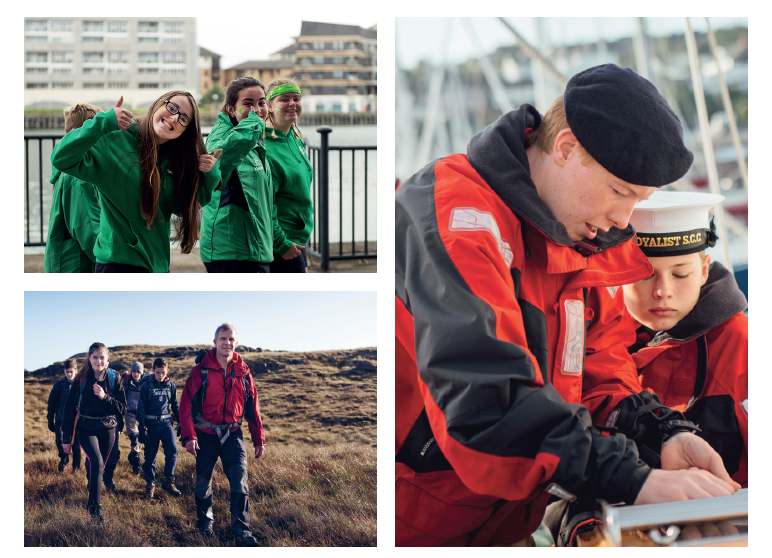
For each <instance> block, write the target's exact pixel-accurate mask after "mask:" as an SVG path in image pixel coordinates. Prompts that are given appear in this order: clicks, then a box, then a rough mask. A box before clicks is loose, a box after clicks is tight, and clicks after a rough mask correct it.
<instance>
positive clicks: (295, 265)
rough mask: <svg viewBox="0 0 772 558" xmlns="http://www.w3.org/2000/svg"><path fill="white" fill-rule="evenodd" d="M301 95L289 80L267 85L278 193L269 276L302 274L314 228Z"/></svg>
mask: <svg viewBox="0 0 772 558" xmlns="http://www.w3.org/2000/svg"><path fill="white" fill-rule="evenodd" d="M301 99H302V94H301V92H300V88H299V87H298V86H297V84H296V83H295V82H294V80H293V79H292V78H281V79H275V80H273V81H272V82H271V83H269V84H268V120H267V121H266V122H267V124H268V126H267V127H266V129H265V130H266V144H267V148H268V160H269V161H270V163H271V171H272V173H273V179H274V181H276V182H277V185H278V190H277V192H276V197H275V199H274V212H275V215H276V221H277V222H278V226H279V231H278V234H276V235H274V245H273V249H274V254H273V262H271V273H305V271H306V267H307V266H308V260H307V257H306V249H305V244H306V242H308V239H309V238H310V237H311V230H312V229H313V228H314V207H313V205H312V202H311V180H312V179H313V174H314V171H313V169H312V168H311V163H310V162H309V160H308V157H307V156H306V151H305V146H304V143H303V140H301V138H302V137H303V134H302V133H301V132H300V129H299V128H298V125H297V121H298V118H300V114H301V113H302V111H303V107H302V106H301Z"/></svg>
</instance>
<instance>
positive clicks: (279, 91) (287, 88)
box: [268, 83, 303, 101]
mask: <svg viewBox="0 0 772 558" xmlns="http://www.w3.org/2000/svg"><path fill="white" fill-rule="evenodd" d="M284 93H297V94H298V95H301V96H302V95H303V94H302V93H301V92H300V87H298V86H297V85H295V84H294V83H284V84H282V85H277V86H276V87H274V88H273V89H272V90H271V92H270V93H269V94H268V100H269V101H270V100H271V99H273V98H274V97H278V96H279V95H283V94H284Z"/></svg>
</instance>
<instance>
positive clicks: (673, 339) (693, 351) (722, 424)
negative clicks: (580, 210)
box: [631, 262, 748, 486]
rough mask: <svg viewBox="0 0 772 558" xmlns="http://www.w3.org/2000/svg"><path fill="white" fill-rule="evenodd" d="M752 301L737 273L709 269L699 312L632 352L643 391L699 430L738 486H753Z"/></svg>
mask: <svg viewBox="0 0 772 558" xmlns="http://www.w3.org/2000/svg"><path fill="white" fill-rule="evenodd" d="M746 308H748V301H747V300H746V299H745V295H743V293H742V291H740V289H739V287H738V286H737V283H736V282H735V280H734V277H733V276H732V274H731V273H730V272H729V271H728V270H727V269H726V268H725V267H724V266H722V265H721V264H720V263H718V262H713V263H712V264H711V266H710V272H709V275H708V280H707V282H706V283H705V285H703V287H702V289H700V297H699V299H698V301H697V304H696V305H695V307H694V309H692V311H691V312H690V313H689V314H688V315H687V316H686V317H685V318H684V319H683V320H681V321H680V322H678V323H677V324H676V325H675V326H674V327H673V328H671V329H670V330H668V331H663V332H659V333H657V334H656V335H655V336H654V337H653V338H652V337H651V335H649V334H648V333H646V332H645V331H644V330H643V329H640V330H639V334H638V339H637V342H636V344H635V345H633V346H632V347H631V351H633V359H634V360H635V363H636V366H637V367H638V370H639V373H640V379H641V384H642V385H643V387H644V388H647V389H649V390H651V391H653V392H654V393H656V394H657V395H658V396H659V398H660V399H661V400H662V403H663V404H665V405H667V406H668V407H672V408H673V409H677V410H679V411H681V412H683V413H684V416H685V417H686V418H687V419H688V420H690V421H692V422H694V423H696V424H697V425H698V426H699V427H700V430H701V432H699V433H698V435H699V436H701V437H702V438H705V440H706V441H708V442H709V443H710V445H711V446H712V447H713V449H715V450H716V452H718V454H719V455H721V457H722V459H723V460H724V466H725V467H726V470H727V472H728V473H729V474H730V475H732V477H733V478H734V480H735V481H737V482H738V483H740V484H742V485H745V486H747V483H748V316H746V315H745V314H743V311H744V310H745V309H746Z"/></svg>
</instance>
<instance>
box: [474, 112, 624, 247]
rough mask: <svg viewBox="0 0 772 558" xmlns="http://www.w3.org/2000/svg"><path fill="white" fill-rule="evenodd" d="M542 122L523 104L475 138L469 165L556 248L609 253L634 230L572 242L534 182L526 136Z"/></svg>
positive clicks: (617, 230) (619, 231)
mask: <svg viewBox="0 0 772 558" xmlns="http://www.w3.org/2000/svg"><path fill="white" fill-rule="evenodd" d="M541 120H542V117H541V115H540V114H539V111H537V110H536V109H535V108H534V107H532V106H531V105H528V104H523V105H521V106H520V107H518V108H517V109H515V110H513V111H511V112H508V113H507V114H505V115H503V116H501V117H499V119H498V120H496V122H494V123H493V124H491V125H490V126H488V127H487V128H485V129H484V130H482V131H481V132H479V133H478V134H476V135H475V136H474V137H473V138H472V140H471V141H470V142H469V145H468V146H467V155H468V157H469V162H470V163H471V165H472V167H474V170H476V171H477V172H478V173H479V174H480V176H482V178H483V179H484V180H485V182H486V183H487V184H488V185H489V186H490V187H491V188H492V189H493V191H494V192H496V194H497V195H498V196H499V197H500V198H501V199H502V201H503V202H504V203H505V204H506V205H507V207H509V209H510V210H511V211H512V212H513V213H515V214H516V215H518V216H519V217H522V218H524V219H526V220H527V221H528V222H529V223H531V224H532V225H533V226H534V227H536V228H537V229H539V230H540V231H541V232H542V233H544V234H545V235H546V236H547V237H548V238H549V239H550V240H552V241H553V242H555V243H556V244H563V245H566V246H569V247H572V248H576V249H579V248H580V247H581V246H583V245H587V244H588V243H590V244H592V245H593V246H594V247H595V249H597V248H601V249H606V248H611V247H612V246H616V245H618V244H621V243H622V242H625V241H626V240H629V239H630V238H632V237H633V235H634V234H635V230H634V229H633V227H632V226H631V225H628V226H627V228H626V229H624V230H619V229H616V228H612V229H611V230H610V231H609V232H607V233H604V232H602V231H598V234H597V236H596V237H595V238H594V239H593V240H592V241H590V240H587V239H585V240H584V241H580V242H575V241H573V240H571V238H570V237H569V236H568V231H566V227H565V226H564V225H563V224H562V223H561V222H559V221H558V220H557V219H555V216H554V215H553V214H552V211H550V209H549V207H547V204H546V203H544V201H543V200H542V199H541V198H540V197H539V195H538V193H537V192H536V185H535V184H534V183H533V180H531V171H530V165H529V164H528V156H527V155H526V152H525V150H526V146H525V144H524V141H525V134H526V130H528V129H529V128H530V129H531V130H535V129H536V128H538V127H539V125H540V124H541Z"/></svg>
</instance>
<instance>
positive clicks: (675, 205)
mask: <svg viewBox="0 0 772 558" xmlns="http://www.w3.org/2000/svg"><path fill="white" fill-rule="evenodd" d="M723 200H724V196H719V195H717V194H703V193H698V192H661V191H657V192H654V193H653V194H652V195H651V197H650V198H649V199H647V200H644V201H642V202H640V203H639V204H638V205H636V206H635V209H634V210H633V214H632V216H631V217H630V224H631V225H632V226H633V227H634V228H635V230H636V232H637V235H636V241H637V243H638V246H639V247H640V248H641V250H643V253H644V254H646V255H647V256H649V257H652V256H654V257H656V256H682V255H684V254H693V253H694V252H701V251H702V250H705V249H706V248H709V247H713V246H715V244H716V240H718V236H716V227H715V225H714V224H713V219H712V217H711V216H710V214H709V210H710V208H711V207H713V206H715V205H718V204H719V203H721V202H722V201H723Z"/></svg>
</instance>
